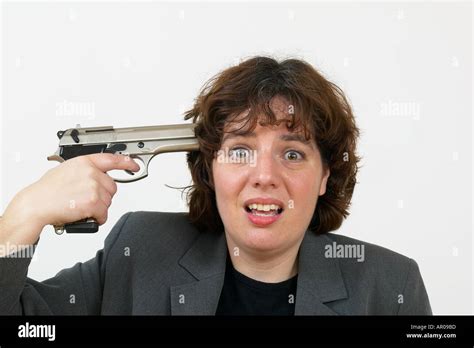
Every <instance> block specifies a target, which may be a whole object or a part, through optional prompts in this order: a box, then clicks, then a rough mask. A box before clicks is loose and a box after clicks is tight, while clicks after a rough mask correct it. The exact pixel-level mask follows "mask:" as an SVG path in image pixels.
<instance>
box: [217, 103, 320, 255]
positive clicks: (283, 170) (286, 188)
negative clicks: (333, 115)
mask: <svg viewBox="0 0 474 348" xmlns="http://www.w3.org/2000/svg"><path fill="white" fill-rule="evenodd" d="M271 107H272V110H273V111H274V113H275V114H276V116H277V118H278V119H284V118H285V117H286V116H287V112H286V111H287V110H288V108H289V107H291V106H289V105H288V104H287V103H286V101H285V100H284V99H282V98H280V97H276V98H274V99H273V100H272V103H271ZM237 126H238V125H237ZM226 130H227V129H226ZM304 141H305V138H304V135H303V134H302V133H292V132H290V131H288V129H287V128H286V123H285V122H282V123H280V125H278V126H263V127H262V126H261V125H259V124H257V126H256V128H255V129H254V131H253V132H252V133H250V134H246V135H243V136H241V135H235V134H227V133H225V134H224V139H223V142H222V147H221V149H220V151H219V153H218V154H217V156H216V158H215V159H214V161H213V165H212V170H213V176H214V184H215V192H216V201H217V208H218V210H219V214H220V217H221V219H222V221H223V223H224V227H225V232H226V237H227V239H228V241H229V242H230V243H231V244H230V245H233V246H236V247H238V248H239V249H244V250H246V251H247V252H256V251H258V252H267V253H268V252H270V253H278V252H284V251H285V250H287V249H289V248H291V247H295V246H296V245H298V246H299V243H300V242H301V240H302V238H303V237H304V233H305V231H306V229H307V228H308V226H309V223H310V221H311V218H312V216H313V213H314V210H315V207H316V203H317V200H318V197H319V196H320V195H323V194H324V193H325V191H326V182H327V179H328V176H329V170H325V169H324V168H323V163H322V160H321V155H320V153H319V151H318V149H317V147H316V144H315V141H314V139H310V141H309V142H308V143H304ZM249 205H250V207H249ZM255 208H256V209H255ZM281 209H282V210H281Z"/></svg>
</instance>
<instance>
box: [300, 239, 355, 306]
mask: <svg viewBox="0 0 474 348" xmlns="http://www.w3.org/2000/svg"><path fill="white" fill-rule="evenodd" d="M331 243H332V241H331V239H329V237H328V236H326V235H316V234H314V232H311V231H306V234H305V236H304V238H303V242H302V243H301V246H300V251H299V257H298V282H297V288H296V302H295V315H334V314H338V313H336V312H334V311H333V310H332V309H331V308H329V307H328V306H326V305H325V303H327V302H331V301H336V300H341V299H345V298H347V297H348V296H347V290H346V286H345V285H344V280H343V278H342V272H341V268H340V265H339V260H338V259H336V258H327V257H325V255H324V253H325V246H326V245H327V244H331Z"/></svg>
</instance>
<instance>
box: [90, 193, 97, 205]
mask: <svg viewBox="0 0 474 348" xmlns="http://www.w3.org/2000/svg"><path fill="white" fill-rule="evenodd" d="M99 200H100V197H99V194H98V193H97V192H93V193H92V194H91V195H90V196H89V203H90V204H92V205H95V204H97V203H99Z"/></svg>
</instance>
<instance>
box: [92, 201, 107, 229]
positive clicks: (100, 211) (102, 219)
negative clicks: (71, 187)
mask: <svg viewBox="0 0 474 348" xmlns="http://www.w3.org/2000/svg"><path fill="white" fill-rule="evenodd" d="M107 217H108V207H107V206H106V205H105V204H104V203H103V202H102V201H101V202H99V203H97V204H96V205H95V208H94V212H93V213H92V218H94V219H95V220H96V221H97V223H98V224H99V225H103V224H105V223H106V222H107Z"/></svg>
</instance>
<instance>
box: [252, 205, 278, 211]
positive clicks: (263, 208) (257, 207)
mask: <svg viewBox="0 0 474 348" xmlns="http://www.w3.org/2000/svg"><path fill="white" fill-rule="evenodd" d="M248 208H249V209H250V210H259V211H270V210H278V209H280V206H279V205H276V204H257V203H253V204H249V205H248Z"/></svg>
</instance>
